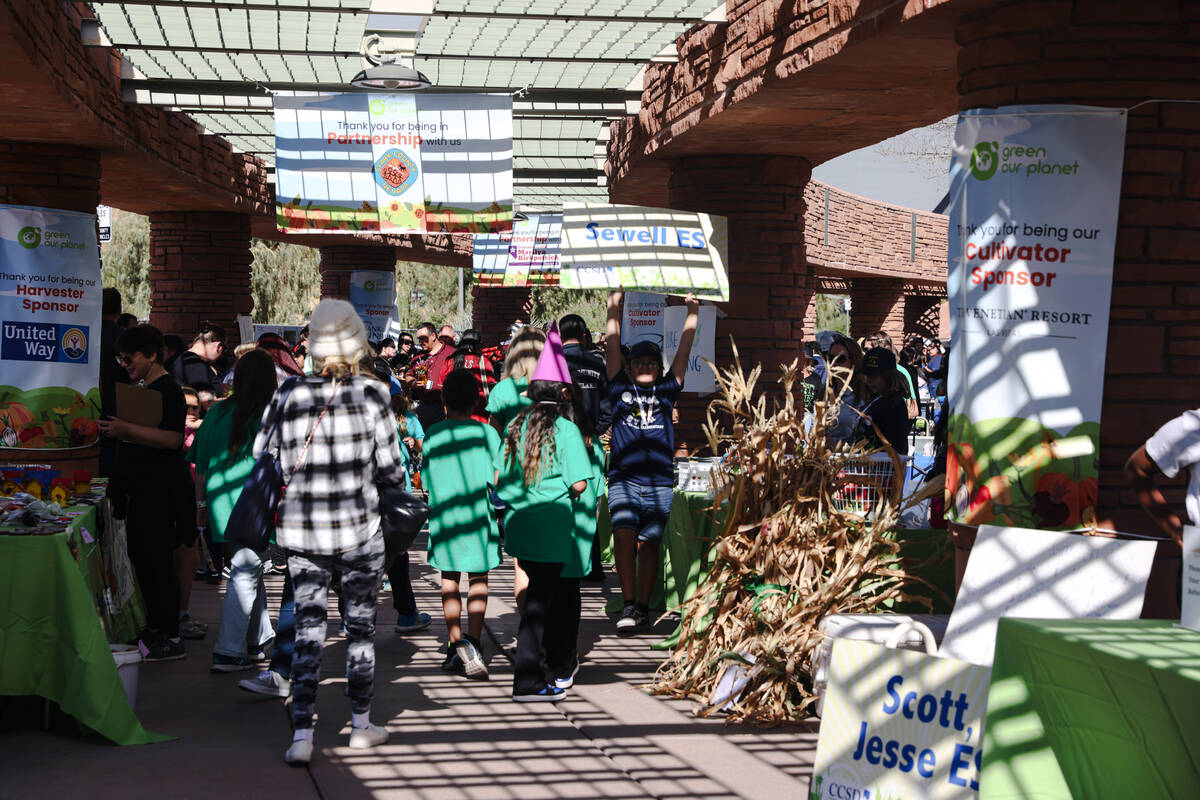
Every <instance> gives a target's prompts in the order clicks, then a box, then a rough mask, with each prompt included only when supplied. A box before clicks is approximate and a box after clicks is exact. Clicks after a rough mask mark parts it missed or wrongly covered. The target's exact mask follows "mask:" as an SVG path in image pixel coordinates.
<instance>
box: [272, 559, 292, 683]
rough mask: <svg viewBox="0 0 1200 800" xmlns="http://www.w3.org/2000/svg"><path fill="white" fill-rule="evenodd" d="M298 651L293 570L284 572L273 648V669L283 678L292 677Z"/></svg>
mask: <svg viewBox="0 0 1200 800" xmlns="http://www.w3.org/2000/svg"><path fill="white" fill-rule="evenodd" d="M295 652H296V593H295V590H294V589H293V588H292V572H291V570H287V571H285V572H284V573H283V595H282V596H281V597H280V598H279V623H278V625H277V626H276V630H275V646H274V647H272V648H271V671H272V672H274V673H276V674H277V675H279V676H280V677H281V678H287V679H289V680H290V679H291V677H292V655H293V654H294V653H295Z"/></svg>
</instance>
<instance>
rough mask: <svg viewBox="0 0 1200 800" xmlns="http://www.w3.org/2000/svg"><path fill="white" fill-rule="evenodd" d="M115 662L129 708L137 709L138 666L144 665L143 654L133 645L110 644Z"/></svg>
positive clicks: (109, 647)
mask: <svg viewBox="0 0 1200 800" xmlns="http://www.w3.org/2000/svg"><path fill="white" fill-rule="evenodd" d="M108 649H109V650H111V651H112V657H113V661H115V662H117V674H118V675H120V676H121V685H122V686H124V687H125V697H126V699H127V700H129V707H130V708H136V707H137V685H138V665H139V664H141V663H142V654H141V652H140V651H139V650H138V649H137V648H136V647H133V646H132V645H127V644H110V645H109V646H108Z"/></svg>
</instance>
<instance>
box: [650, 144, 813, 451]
mask: <svg viewBox="0 0 1200 800" xmlns="http://www.w3.org/2000/svg"><path fill="white" fill-rule="evenodd" d="M670 168H671V178H670V183H669V184H668V186H669V191H670V205H671V207H672V208H677V209H682V210H685V211H702V212H707V213H711V214H719V215H721V216H724V217H727V218H728V219H729V273H730V280H731V282H732V289H731V291H730V299H729V302H728V303H722V304H719V305H720V307H721V308H722V310H723V311H724V312H725V313H726V317H725V318H724V319H721V320H719V321H718V322H717V334H716V356H717V363H718V365H722V366H727V365H729V364H731V363H732V360H733V351H732V348H731V347H730V336H732V337H733V338H734V341H735V342H736V344H737V348H738V352H739V354H740V356H741V361H742V365H743V367H744V368H745V369H746V371H747V372H748V371H749V370H750V369H752V368H753V367H754V365H755V364H762V367H763V377H762V379H761V380H760V385H761V386H764V387H768V388H770V387H772V386H773V385H774V381H775V379H776V378H778V377H779V375H780V374H781V371H780V364H787V363H790V362H791V361H792V360H793V359H795V358H798V357H802V356H803V353H804V341H805V338H806V337H807V338H812V335H813V334H814V333H815V331H814V330H813V329H812V325H813V324H814V322H815V311H814V310H813V303H814V297H815V293H816V281H815V280H813V279H812V276H811V275H810V274H809V273H808V270H807V267H806V264H805V258H804V207H805V203H804V187H805V186H806V185H807V184H808V180H809V178H810V177H811V176H812V165H811V164H809V163H808V161H806V160H805V159H803V158H796V157H793V156H757V155H719V156H718V155H714V156H689V157H687V158H681V159H675V160H672V161H671V162H670ZM806 325H807V326H808V327H806ZM707 405H708V401H707V400H703V399H702V400H696V399H694V398H692V397H691V396H689V395H685V396H684V398H683V400H682V402H681V403H680V425H679V427H678V434H677V436H676V439H677V443H679V444H680V445H681V446H682V445H687V446H689V449H690V450H692V451H693V452H694V451H695V449H696V448H697V446H699V445H701V444H702V443H703V439H702V437H701V435H700V426H701V424H702V423H703V422H704V419H705V408H706V407H707Z"/></svg>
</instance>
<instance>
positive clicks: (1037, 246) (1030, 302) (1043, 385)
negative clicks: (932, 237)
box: [946, 106, 1125, 529]
mask: <svg viewBox="0 0 1200 800" xmlns="http://www.w3.org/2000/svg"><path fill="white" fill-rule="evenodd" d="M1124 145H1125V112H1124V111H1122V110H1115V109H1106V108H1092V107H1087V106H1021V107H1016V106H1014V107H1008V108H999V109H974V110H971V111H967V112H964V113H962V114H960V115H959V118H958V127H957V130H956V133H955V157H954V161H953V162H952V165H951V181H950V195H951V199H952V203H951V210H950V234H949V274H948V279H947V294H948V296H949V300H950V330H951V336H952V339H953V342H954V344H953V347H952V348H951V351H950V376H949V389H950V392H949V393H950V398H949V399H950V408H951V409H952V414H951V416H950V420H949V424H950V427H949V452H948V454H947V461H946V490H947V493H948V496H949V500H950V502H949V503H948V507H947V513H948V515H949V516H950V518H951V519H953V520H955V521H957V522H960V523H963V524H967V525H980V524H983V523H987V522H994V523H995V524H998V525H1009V526H1016V527H1024V528H1039V529H1051V528H1078V527H1087V526H1094V525H1095V522H1096V503H1097V499H1098V481H1097V478H1098V475H1099V458H1100V455H1099V447H1100V408H1101V402H1100V401H1101V396H1102V394H1103V387H1104V357H1105V351H1106V342H1107V340H1108V314H1109V300H1110V295H1111V293H1112V271H1113V247H1114V244H1115V242H1116V231H1117V207H1118V204H1119V202H1120V187H1121V168H1122V162H1123V159H1124Z"/></svg>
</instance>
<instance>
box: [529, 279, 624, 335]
mask: <svg viewBox="0 0 1200 800" xmlns="http://www.w3.org/2000/svg"><path fill="white" fill-rule="evenodd" d="M530 295H531V296H530V299H531V300H532V301H533V310H532V311H531V312H530V314H529V316H530V317H531V318H532V319H531V321H532V322H535V323H539V324H540V323H549V321H550V320H552V319H562V318H563V317H564V316H566V315H567V314H578V315H579V316H581V317H583V320H584V322H586V323H587V326H588V330H590V331H592V332H593V333H596V332H601V331H603V330H604V318H605V313H606V310H607V308H608V291H607V290H605V289H586V290H576V289H559V288H558V287H557V286H538V287H535V288H534V289H533V291H532V292H530Z"/></svg>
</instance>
